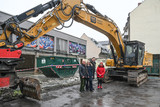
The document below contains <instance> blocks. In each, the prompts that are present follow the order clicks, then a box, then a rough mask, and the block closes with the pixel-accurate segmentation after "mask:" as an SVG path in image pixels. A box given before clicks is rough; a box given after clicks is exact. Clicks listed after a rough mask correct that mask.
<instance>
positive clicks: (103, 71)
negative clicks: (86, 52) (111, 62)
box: [96, 62, 105, 89]
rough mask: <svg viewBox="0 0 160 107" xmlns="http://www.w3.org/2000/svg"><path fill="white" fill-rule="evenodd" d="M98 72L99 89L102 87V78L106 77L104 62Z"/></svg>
mask: <svg viewBox="0 0 160 107" xmlns="http://www.w3.org/2000/svg"><path fill="white" fill-rule="evenodd" d="M96 72H97V79H98V89H99V88H101V89H102V78H103V77H104V74H105V68H104V65H103V62H101V63H100V64H99V66H98V67H97V71H96Z"/></svg>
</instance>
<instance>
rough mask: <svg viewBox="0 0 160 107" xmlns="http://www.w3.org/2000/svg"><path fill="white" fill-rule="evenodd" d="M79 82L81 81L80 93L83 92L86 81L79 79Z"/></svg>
mask: <svg viewBox="0 0 160 107" xmlns="http://www.w3.org/2000/svg"><path fill="white" fill-rule="evenodd" d="M80 80H81V85H80V92H83V91H84V87H85V84H86V79H85V78H82V77H80Z"/></svg>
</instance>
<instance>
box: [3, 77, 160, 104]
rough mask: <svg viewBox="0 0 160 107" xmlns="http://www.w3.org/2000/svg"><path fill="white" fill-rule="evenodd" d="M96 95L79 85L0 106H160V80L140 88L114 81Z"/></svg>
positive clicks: (95, 82)
mask: <svg viewBox="0 0 160 107" xmlns="http://www.w3.org/2000/svg"><path fill="white" fill-rule="evenodd" d="M96 86H97V81H94V88H95V91H94V92H90V91H87V92H83V93H80V92H79V84H77V85H73V86H68V87H61V88H57V89H52V88H51V89H50V90H47V91H44V92H43V93H42V100H41V101H36V100H32V99H30V98H23V99H17V100H13V101H9V102H4V103H1V104H0V107H160V79H159V78H157V79H155V78H152V79H149V80H148V81H147V83H145V84H143V85H142V86H140V87H139V88H137V87H132V86H128V84H127V83H126V82H122V81H112V82H110V83H106V84H103V89H97V88H96Z"/></svg>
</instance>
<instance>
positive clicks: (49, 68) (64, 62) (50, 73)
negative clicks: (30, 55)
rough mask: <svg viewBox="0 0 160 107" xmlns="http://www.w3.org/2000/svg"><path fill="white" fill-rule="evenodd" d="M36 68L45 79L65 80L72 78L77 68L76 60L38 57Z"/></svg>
mask: <svg viewBox="0 0 160 107" xmlns="http://www.w3.org/2000/svg"><path fill="white" fill-rule="evenodd" d="M37 67H38V68H39V70H40V71H42V72H43V74H44V75H45V76H46V77H53V78H66V77H72V76H74V74H75V72H76V71H77V69H78V67H79V62H78V60H77V58H69V57H58V56H40V57H38V58H37Z"/></svg>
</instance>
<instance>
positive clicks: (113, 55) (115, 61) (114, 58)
mask: <svg viewBox="0 0 160 107" xmlns="http://www.w3.org/2000/svg"><path fill="white" fill-rule="evenodd" d="M109 44H110V49H111V52H112V57H113V60H114V64H115V66H116V65H117V60H116V56H115V54H114V49H113V46H112V44H111V42H110V41H109Z"/></svg>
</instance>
